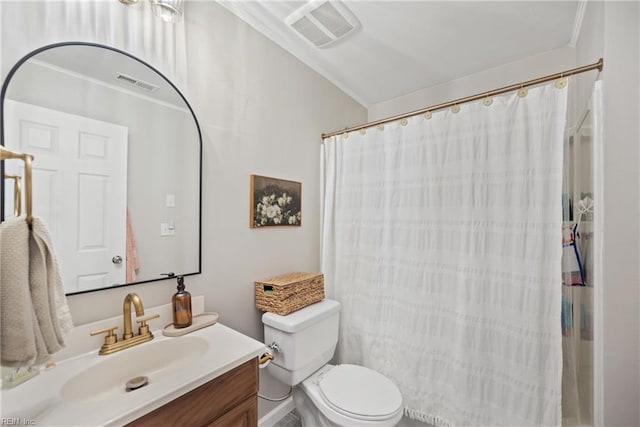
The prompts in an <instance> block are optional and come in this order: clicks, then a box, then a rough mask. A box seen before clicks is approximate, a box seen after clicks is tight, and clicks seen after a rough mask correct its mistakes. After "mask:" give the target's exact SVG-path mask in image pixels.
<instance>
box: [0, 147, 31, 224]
mask: <svg viewBox="0 0 640 427" xmlns="http://www.w3.org/2000/svg"><path fill="white" fill-rule="evenodd" d="M9 159H20V160H23V161H24V187H25V205H26V208H27V224H29V227H31V224H32V223H33V215H32V209H31V206H32V203H31V202H32V198H31V195H32V192H31V188H32V185H31V162H32V161H33V155H31V154H27V153H16V152H15V151H11V150H8V149H6V148H4V147H2V146H0V160H9ZM16 182H17V181H16ZM14 195H15V193H14ZM14 211H15V210H14Z"/></svg>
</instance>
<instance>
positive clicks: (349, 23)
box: [284, 0, 360, 47]
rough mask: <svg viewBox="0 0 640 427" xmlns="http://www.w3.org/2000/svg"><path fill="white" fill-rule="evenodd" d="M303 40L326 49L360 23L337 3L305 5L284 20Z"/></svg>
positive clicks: (345, 8) (319, 2)
mask: <svg viewBox="0 0 640 427" xmlns="http://www.w3.org/2000/svg"><path fill="white" fill-rule="evenodd" d="M284 22H285V24H287V25H289V26H290V27H291V28H293V29H294V30H295V31H296V32H297V33H298V34H299V35H301V36H302V37H303V38H304V39H305V40H307V41H309V42H311V43H312V44H313V45H314V46H316V47H327V46H330V45H332V44H334V43H337V42H338V41H340V40H342V39H344V38H345V37H346V36H348V35H349V34H351V33H353V32H354V31H355V30H357V29H358V28H360V22H359V21H358V19H357V18H356V17H355V16H354V15H353V13H352V12H351V11H350V10H349V9H347V7H346V6H345V5H344V4H342V3H340V2H338V1H326V0H322V1H317V0H313V1H310V2H309V3H306V4H305V5H304V6H302V7H301V8H299V9H297V10H295V11H294V12H293V13H292V14H291V15H289V16H287V18H286V19H285V20H284Z"/></svg>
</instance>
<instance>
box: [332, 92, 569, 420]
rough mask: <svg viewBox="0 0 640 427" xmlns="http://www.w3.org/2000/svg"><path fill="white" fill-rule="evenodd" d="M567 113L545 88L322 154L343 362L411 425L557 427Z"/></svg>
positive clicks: (381, 132) (342, 139)
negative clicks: (385, 380) (358, 368)
mask: <svg viewBox="0 0 640 427" xmlns="http://www.w3.org/2000/svg"><path fill="white" fill-rule="evenodd" d="M490 101H492V103H491V105H486V104H490ZM566 103H567V89H566V88H565V89H557V88H556V87H554V85H552V84H551V85H546V86H541V87H536V88H531V89H529V91H528V95H527V96H525V97H520V96H518V95H517V94H515V93H514V94H512V95H507V96H501V97H495V98H493V100H485V102H476V103H469V104H464V105H461V106H459V112H458V113H455V112H453V111H452V110H447V111H441V112H436V113H434V114H433V116H432V117H430V118H427V117H426V116H414V117H411V118H409V119H408V120H407V121H406V122H404V123H401V122H394V123H391V124H387V125H385V126H384V129H380V128H379V127H378V128H370V129H367V131H366V133H365V132H352V133H350V134H348V135H347V136H338V137H331V138H328V139H327V140H325V142H324V144H323V163H324V168H323V169H324V201H323V233H322V243H323V249H322V257H323V259H322V267H323V272H324V274H325V278H326V279H325V280H326V288H327V293H328V296H329V297H332V298H335V299H337V300H339V301H340V302H341V303H342V312H341V324H340V332H341V337H340V344H339V349H338V359H339V361H340V362H341V363H360V364H363V365H364V366H368V367H371V368H373V369H376V370H378V371H379V372H382V373H384V374H385V375H387V376H389V377H390V378H391V379H393V380H394V381H395V382H396V384H398V386H399V388H400V390H401V392H402V395H403V398H404V404H405V413H406V414H407V415H408V416H410V417H412V418H415V419H419V420H422V421H427V422H430V423H434V424H436V425H454V426H457V425H473V426H496V425H505V426H516V425H517V426H526V425H545V426H550V425H559V424H560V422H561V409H560V396H561V369H562V353H561V351H562V350H561V330H560V300H561V297H560V288H561V286H560V272H561V265H560V261H561V250H562V247H561V241H560V236H561V227H562V211H561V187H562V160H563V159H562V156H563V131H564V125H565V115H566Z"/></svg>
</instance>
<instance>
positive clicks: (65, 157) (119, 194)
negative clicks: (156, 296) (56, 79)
mask: <svg viewBox="0 0 640 427" xmlns="http://www.w3.org/2000/svg"><path fill="white" fill-rule="evenodd" d="M127 139H128V129H127V128H126V127H124V126H120V125H116V124H113V123H107V122H102V121H99V120H94V119H89V118H86V117H81V116H77V115H73V114H67V113H63V112H60V111H56V110H51V109H48V108H43V107H39V106H35V105H30V104H25V103H22V102H16V101H10V100H6V101H5V145H6V146H7V148H9V149H11V150H15V151H21V152H27V153H31V154H33V155H34V156H35V160H34V162H33V214H34V216H39V217H41V218H43V219H44V220H45V221H46V223H47V224H48V226H49V231H50V233H51V238H52V240H53V244H54V248H55V250H56V253H57V256H58V263H59V264H60V268H61V270H62V276H63V280H64V284H65V291H66V292H67V293H69V292H80V291H83V290H87V289H95V288H101V287H107V286H112V285H113V284H116V283H124V282H125V274H126V264H125V262H122V263H121V264H116V263H114V262H113V261H112V258H113V257H114V256H120V257H122V259H123V260H124V259H125V255H126V254H125V248H126V209H127ZM5 167H6V172H8V173H18V174H20V175H21V176H22V175H23V170H22V168H23V166H22V165H21V162H5ZM12 194H13V193H12V192H11V191H7V192H5V216H9V215H10V214H11V213H12V212H13V206H12V205H13V200H12ZM23 206H24V202H23Z"/></svg>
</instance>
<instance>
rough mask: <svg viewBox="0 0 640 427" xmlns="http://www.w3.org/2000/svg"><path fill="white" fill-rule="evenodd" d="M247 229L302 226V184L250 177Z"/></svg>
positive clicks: (259, 176)
mask: <svg viewBox="0 0 640 427" xmlns="http://www.w3.org/2000/svg"><path fill="white" fill-rule="evenodd" d="M249 205H250V215H249V227H250V228H264V227H300V226H302V183H301V182H297V181H290V180H287V179H281V178H273V177H268V176H262V175H251V189H250V202H249Z"/></svg>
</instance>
